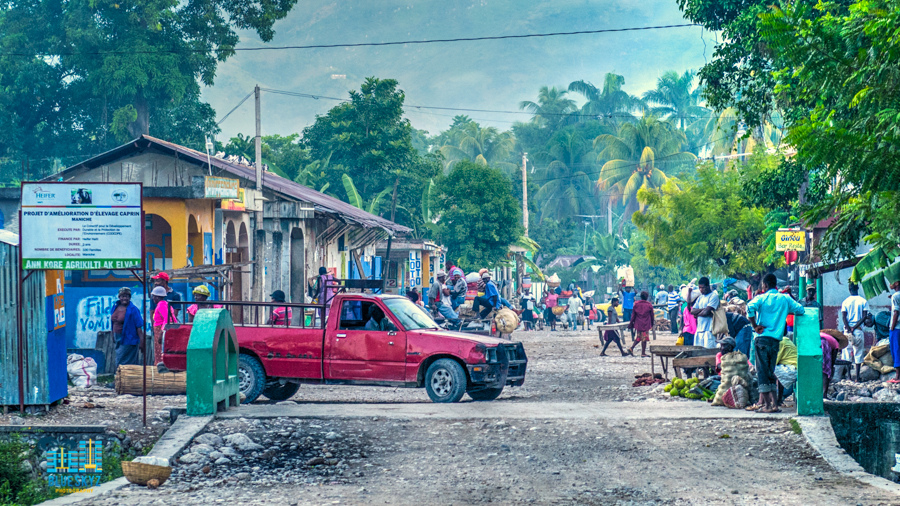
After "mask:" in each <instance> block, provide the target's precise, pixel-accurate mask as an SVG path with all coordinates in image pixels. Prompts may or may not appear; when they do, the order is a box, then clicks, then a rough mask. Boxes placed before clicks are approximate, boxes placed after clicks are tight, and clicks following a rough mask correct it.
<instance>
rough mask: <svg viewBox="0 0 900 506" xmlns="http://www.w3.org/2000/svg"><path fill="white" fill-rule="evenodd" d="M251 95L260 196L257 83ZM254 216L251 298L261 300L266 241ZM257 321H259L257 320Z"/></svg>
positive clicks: (260, 217)
mask: <svg viewBox="0 0 900 506" xmlns="http://www.w3.org/2000/svg"><path fill="white" fill-rule="evenodd" d="M253 96H254V98H255V99H256V139H255V143H256V191H257V193H258V195H259V196H260V197H262V187H263V182H262V178H263V173H262V120H261V118H260V113H259V109H260V97H259V85H258V84H257V85H256V87H255V88H253ZM255 205H257V206H261V205H262V201H258V202H255ZM254 215H255V217H256V234H255V237H254V238H253V257H254V258H253V294H252V299H253V300H254V301H257V302H262V301H263V295H264V289H263V284H264V283H265V277H264V275H263V273H264V267H263V258H264V257H265V247H266V241H265V239H264V237H265V233H266V232H265V229H264V228H263V213H262V211H261V210H257V211H256V212H255V213H254ZM257 323H259V322H257Z"/></svg>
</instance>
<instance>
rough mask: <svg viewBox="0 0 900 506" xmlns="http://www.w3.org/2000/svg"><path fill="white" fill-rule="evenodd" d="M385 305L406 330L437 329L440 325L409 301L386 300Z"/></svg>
mask: <svg viewBox="0 0 900 506" xmlns="http://www.w3.org/2000/svg"><path fill="white" fill-rule="evenodd" d="M384 303H385V305H387V307H388V309H390V310H391V312H392V313H394V316H396V317H397V319H398V320H400V324H401V325H403V327H404V328H406V330H421V329H436V328H438V324H437V323H435V321H434V320H432V319H431V317H430V316H428V313H426V312H425V311H424V310H423V309H422V308H420V307H419V306H417V305H415V304H413V303H412V302H411V301H410V300H409V299H406V298H403V299H400V298H397V299H394V298H391V299H384Z"/></svg>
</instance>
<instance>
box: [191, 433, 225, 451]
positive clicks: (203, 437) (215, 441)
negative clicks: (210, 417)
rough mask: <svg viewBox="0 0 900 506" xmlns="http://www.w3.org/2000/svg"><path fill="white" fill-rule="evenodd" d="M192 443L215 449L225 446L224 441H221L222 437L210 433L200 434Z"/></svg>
mask: <svg viewBox="0 0 900 506" xmlns="http://www.w3.org/2000/svg"><path fill="white" fill-rule="evenodd" d="M194 442H195V443H202V444H206V445H209V446H213V447H215V448H218V447H220V446H222V445H224V444H225V440H223V439H222V436H220V435H218V434H213V433H212V432H207V433H205V434H200V435H199V436H197V437H195V438H194Z"/></svg>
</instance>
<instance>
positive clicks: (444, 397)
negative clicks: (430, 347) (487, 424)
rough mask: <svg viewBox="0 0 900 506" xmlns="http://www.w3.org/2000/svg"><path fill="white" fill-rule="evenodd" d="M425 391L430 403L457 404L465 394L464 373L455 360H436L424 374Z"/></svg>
mask: <svg viewBox="0 0 900 506" xmlns="http://www.w3.org/2000/svg"><path fill="white" fill-rule="evenodd" d="M425 390H426V391H427V392H428V397H430V398H431V400H432V402H459V400H460V399H462V397H463V395H465V393H466V372H465V371H464V370H463V368H462V366H461V365H459V363H458V362H457V361H455V360H452V359H449V358H442V359H440V360H436V361H435V362H434V363H433V364H431V365H430V366H429V367H428V371H427V372H426V373H425Z"/></svg>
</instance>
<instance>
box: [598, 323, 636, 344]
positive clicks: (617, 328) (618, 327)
mask: <svg viewBox="0 0 900 506" xmlns="http://www.w3.org/2000/svg"><path fill="white" fill-rule="evenodd" d="M628 325H629V323H628V322H622V323H613V324H612V325H596V327H597V330H598V331H599V332H600V340H601V341H602V340H603V331H605V330H612V331H613V332H615V333H616V334H619V340H620V341H622V344H628V343H627V342H626V341H625V332H624V331H625V329H627V328H628Z"/></svg>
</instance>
